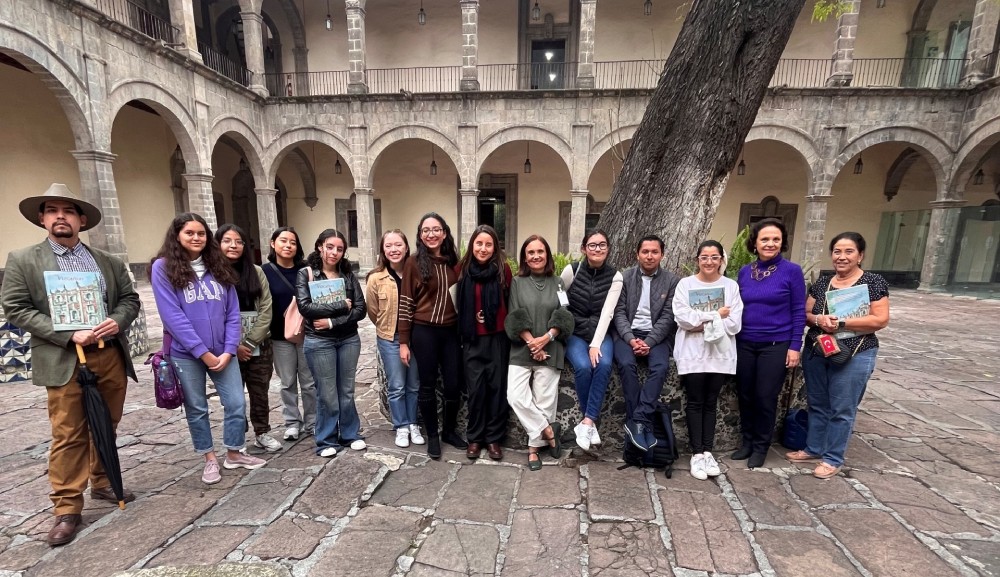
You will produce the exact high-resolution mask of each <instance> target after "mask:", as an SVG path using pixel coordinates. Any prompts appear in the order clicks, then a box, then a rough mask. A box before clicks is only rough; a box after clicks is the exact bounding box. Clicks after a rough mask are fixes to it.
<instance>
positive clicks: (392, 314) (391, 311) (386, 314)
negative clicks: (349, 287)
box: [365, 270, 399, 341]
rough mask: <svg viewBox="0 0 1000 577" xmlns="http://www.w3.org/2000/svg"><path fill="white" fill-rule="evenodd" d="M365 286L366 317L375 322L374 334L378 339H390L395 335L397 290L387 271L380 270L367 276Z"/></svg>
mask: <svg viewBox="0 0 1000 577" xmlns="http://www.w3.org/2000/svg"><path fill="white" fill-rule="evenodd" d="M367 284H368V286H367V288H365V302H366V303H367V304H368V318H370V319H371V321H372V322H373V323H375V334H376V335H378V337H379V338H380V339H385V340H387V341H391V340H392V339H393V338H394V337H395V336H396V323H397V321H398V320H399V290H398V289H397V288H396V281H395V280H394V279H393V278H392V275H390V274H389V271H385V270H381V271H378V272H375V273H372V275H371V276H370V277H368V281H367Z"/></svg>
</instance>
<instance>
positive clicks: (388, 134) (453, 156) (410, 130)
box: [355, 125, 475, 188]
mask: <svg viewBox="0 0 1000 577" xmlns="http://www.w3.org/2000/svg"><path fill="white" fill-rule="evenodd" d="M407 139H418V140H426V141H427V142H430V143H431V144H433V145H435V146H437V147H438V148H440V149H441V150H442V151H444V153H445V154H446V155H447V156H448V158H449V159H450V160H451V162H452V163H453V164H454V165H455V168H457V169H458V174H459V177H460V178H461V179H462V187H463V188H475V185H474V184H469V183H470V182H472V181H471V180H470V177H471V174H470V172H469V163H468V162H466V161H465V157H464V156H463V155H462V153H461V152H460V151H459V150H458V146H456V145H455V143H454V142H452V140H451V139H450V138H448V137H447V136H445V135H444V134H443V133H441V132H439V131H438V130H436V129H434V128H430V127H428V126H420V125H407V126H397V127H396V128H392V129H390V130H387V131H385V132H383V133H382V134H379V135H378V136H376V137H375V138H373V139H372V141H371V144H370V145H369V146H368V166H369V167H370V168H369V170H368V174H367V175H364V178H362V175H356V176H355V181H357V182H363V183H364V184H361V185H360V188H371V187H373V186H374V182H373V175H374V174H375V163H376V162H377V161H378V159H379V157H380V156H381V155H382V153H383V152H385V149H387V148H389V147H390V146H392V145H393V144H395V143H397V142H399V141H401V140H407Z"/></svg>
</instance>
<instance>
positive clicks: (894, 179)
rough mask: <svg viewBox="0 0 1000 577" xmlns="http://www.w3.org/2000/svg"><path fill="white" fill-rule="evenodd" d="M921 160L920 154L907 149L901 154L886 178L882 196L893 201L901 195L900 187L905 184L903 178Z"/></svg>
mask: <svg viewBox="0 0 1000 577" xmlns="http://www.w3.org/2000/svg"><path fill="white" fill-rule="evenodd" d="M919 158H920V153H919V152H917V151H916V150H914V149H912V148H910V147H906V148H905V149H903V152H900V153H899V156H897V157H896V160H894V161H893V162H892V165H891V166H890V167H889V172H888V173H887V174H886V177H885V187H884V188H883V189H882V196H884V197H885V198H886V200H892V199H893V198H895V197H896V194H898V193H899V187H900V186H901V185H902V184H903V177H905V176H906V173H907V172H909V170H910V167H911V166H913V164H914V163H915V162H916V161H917V160H918V159H919Z"/></svg>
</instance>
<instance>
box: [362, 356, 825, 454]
mask: <svg viewBox="0 0 1000 577" xmlns="http://www.w3.org/2000/svg"><path fill="white" fill-rule="evenodd" d="M376 361H377V363H376V366H377V376H376V379H375V382H374V383H373V386H375V387H376V388H377V390H378V392H379V400H380V407H381V412H382V415H383V416H385V417H386V419H389V403H388V397H387V396H386V390H385V371H384V370H383V368H382V359H381V357H378V351H377V350H376ZM639 373H640V379H644V378H645V376H646V366H645V364H640V365H639ZM803 385H804V380H803V377H802V371H801V370H795V371H789V372H788V374H787V375H786V377H785V384H784V386H783V388H782V393H781V396H779V397H778V419H777V421H778V422H777V424H776V425H777V426H776V429H777V432H776V434H775V439H776V440H780V439H781V436H780V432H781V429H782V427H783V421H784V416H785V413H787V412H788V409H789V407H804V406H805V388H804V387H803ZM439 390H440V388H439ZM439 395H440V392H439ZM660 400H661V401H662V402H664V403H667V404H670V405H671V406H673V407H674V412H673V422H674V434H675V435H676V437H677V449H678V451H680V452H682V453H685V452H688V451H689V450H690V447H689V445H688V430H687V420H686V418H685V416H684V411H683V408H684V403H685V402H687V395H686V394H685V393H684V390H683V388H682V387H681V386H680V381H679V379H678V377H677V367H676V366H675V365H674V362H673V360H671V361H670V375H669V376H668V377H667V382H666V383H664V385H663V394H662V395H661V396H660ZM439 406H441V403H439ZM467 413H468V409H467V407H466V406H465V403H464V402H463V403H462V409H461V411H460V412H459V429H460V430H464V429H465V422H466V418H467ZM439 418H440V417H439ZM580 418H581V413H580V407H579V405H578V404H577V400H576V389H575V387H574V385H573V371H572V370H571V369H565V370H563V372H562V376H561V377H560V379H559V403H558V409H557V412H556V420H557V421H559V422H560V423H562V426H563V440H564V442H565V443H567V447H575V446H576V445H575V443H574V441H573V438H574V437H573V427H574V426H576V424H577V423H579V422H580ZM624 421H625V399H624V398H623V396H622V388H621V385H620V384H619V382H618V374H617V368H616V369H615V372H614V374H613V375H612V377H611V382H610V383H609V384H608V391H607V394H606V396H605V398H604V407H603V409H602V410H601V422H600V424H599V426H598V432H599V433H600V435H601V440H602V441H603V444H602V445H601V448H600V451H599V454H600V455H603V456H613V455H614V454H619V455H620V454H621V451H622V446H623V443H624V432H623V424H624ZM739 441H740V421H739V406H738V401H737V398H736V382H735V379H732V378H731V379H729V380H728V381H727V382H726V386H725V387H724V388H723V390H722V394H721V395H720V397H719V406H718V422H717V425H716V436H715V450H716V452H723V451H729V450H733V449H735V448H737V445H738V444H739ZM526 443H527V434H526V433H525V431H524V429H523V428H522V427H521V424H520V423H519V422H518V421H517V418H516V417H515V416H514V414H513V412H512V413H511V415H510V424H509V427H508V433H507V440H506V442H505V443H504V444H505V445H506V446H508V447H511V448H515V449H522V448H525V447H526Z"/></svg>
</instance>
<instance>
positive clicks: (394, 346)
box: [375, 334, 420, 429]
mask: <svg viewBox="0 0 1000 577" xmlns="http://www.w3.org/2000/svg"><path fill="white" fill-rule="evenodd" d="M375 344H376V346H378V354H379V356H381V357H382V368H383V369H385V388H386V393H387V395H388V397H389V413H390V414H391V415H392V428H393V429H398V428H400V427H405V426H407V425H415V424H416V423H417V391H419V390H420V374H419V373H417V360H416V359H414V358H413V357H412V356H411V357H410V366H409V367H407V366H406V365H404V364H403V361H401V360H399V335H398V334H397V335H395V336H393V339H392V340H391V341H390V340H386V339H383V338H376V339H375Z"/></svg>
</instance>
